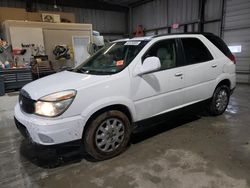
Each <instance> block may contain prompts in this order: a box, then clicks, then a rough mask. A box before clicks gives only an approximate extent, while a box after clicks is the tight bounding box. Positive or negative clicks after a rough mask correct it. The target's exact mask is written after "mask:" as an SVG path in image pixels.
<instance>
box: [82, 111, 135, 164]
mask: <svg viewBox="0 0 250 188" xmlns="http://www.w3.org/2000/svg"><path fill="white" fill-rule="evenodd" d="M130 134H131V124H130V121H129V119H128V118H127V116H126V115H125V114H124V113H122V112H120V111H117V110H111V111H107V112H104V113H102V114H100V115H98V116H97V117H96V118H95V119H94V120H92V121H91V122H90V124H89V125H88V126H87V129H86V131H85V133H84V135H83V142H84V147H85V150H86V152H87V153H88V154H89V155H91V156H92V157H93V158H94V159H96V160H105V159H109V158H112V157H114V156H116V155H119V154H120V153H122V152H123V151H124V150H125V149H126V147H127V145H128V142H129V139H130Z"/></svg>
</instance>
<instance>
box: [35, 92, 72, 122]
mask: <svg viewBox="0 0 250 188" xmlns="http://www.w3.org/2000/svg"><path fill="white" fill-rule="evenodd" d="M75 95H76V91H75V90H68V91H62V92H58V93H53V94H51V95H47V96H45V97H42V98H40V99H39V100H38V101H37V102H36V103H35V113H36V114H38V115H41V116H47V117H54V116H58V115H60V114H62V113H63V112H64V111H66V109H67V108H68V107H69V106H70V104H71V103H72V101H73V100H74V98H75Z"/></svg>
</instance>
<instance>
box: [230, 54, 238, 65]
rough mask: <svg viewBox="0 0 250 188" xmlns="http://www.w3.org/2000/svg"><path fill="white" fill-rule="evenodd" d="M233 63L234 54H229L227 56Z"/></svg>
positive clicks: (234, 61)
mask: <svg viewBox="0 0 250 188" xmlns="http://www.w3.org/2000/svg"><path fill="white" fill-rule="evenodd" d="M228 58H229V59H230V60H231V61H232V62H233V63H234V64H236V58H235V55H233V54H231V55H229V57H228Z"/></svg>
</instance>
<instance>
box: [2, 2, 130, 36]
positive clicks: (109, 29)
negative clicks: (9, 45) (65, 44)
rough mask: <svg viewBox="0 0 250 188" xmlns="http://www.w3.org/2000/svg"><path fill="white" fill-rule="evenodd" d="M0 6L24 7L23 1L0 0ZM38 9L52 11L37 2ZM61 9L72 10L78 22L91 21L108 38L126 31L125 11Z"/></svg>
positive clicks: (50, 8) (63, 9)
mask: <svg viewBox="0 0 250 188" xmlns="http://www.w3.org/2000/svg"><path fill="white" fill-rule="evenodd" d="M0 7H15V8H25V1H15V0H11V1H10V0H0ZM36 7H37V9H38V10H44V11H54V8H53V6H52V5H47V4H37V6H36ZM61 9H62V11H65V12H74V13H75V14H76V21H77V22H79V23H92V24H93V29H94V30H97V31H99V32H101V33H104V34H105V36H106V38H108V39H111V40H112V39H118V38H122V37H123V35H124V34H126V33H128V31H127V21H126V20H127V13H125V12H116V11H104V10H93V9H83V8H74V7H61Z"/></svg>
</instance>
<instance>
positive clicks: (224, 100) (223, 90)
mask: <svg viewBox="0 0 250 188" xmlns="http://www.w3.org/2000/svg"><path fill="white" fill-rule="evenodd" d="M229 98H230V89H229V87H228V86H226V85H221V86H218V87H217V88H216V89H215V92H214V94H213V98H212V100H211V102H210V105H209V112H210V114H211V115H214V116H217V115H221V114H223V113H224V112H225V110H226V109H227V105H228V102H229Z"/></svg>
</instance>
